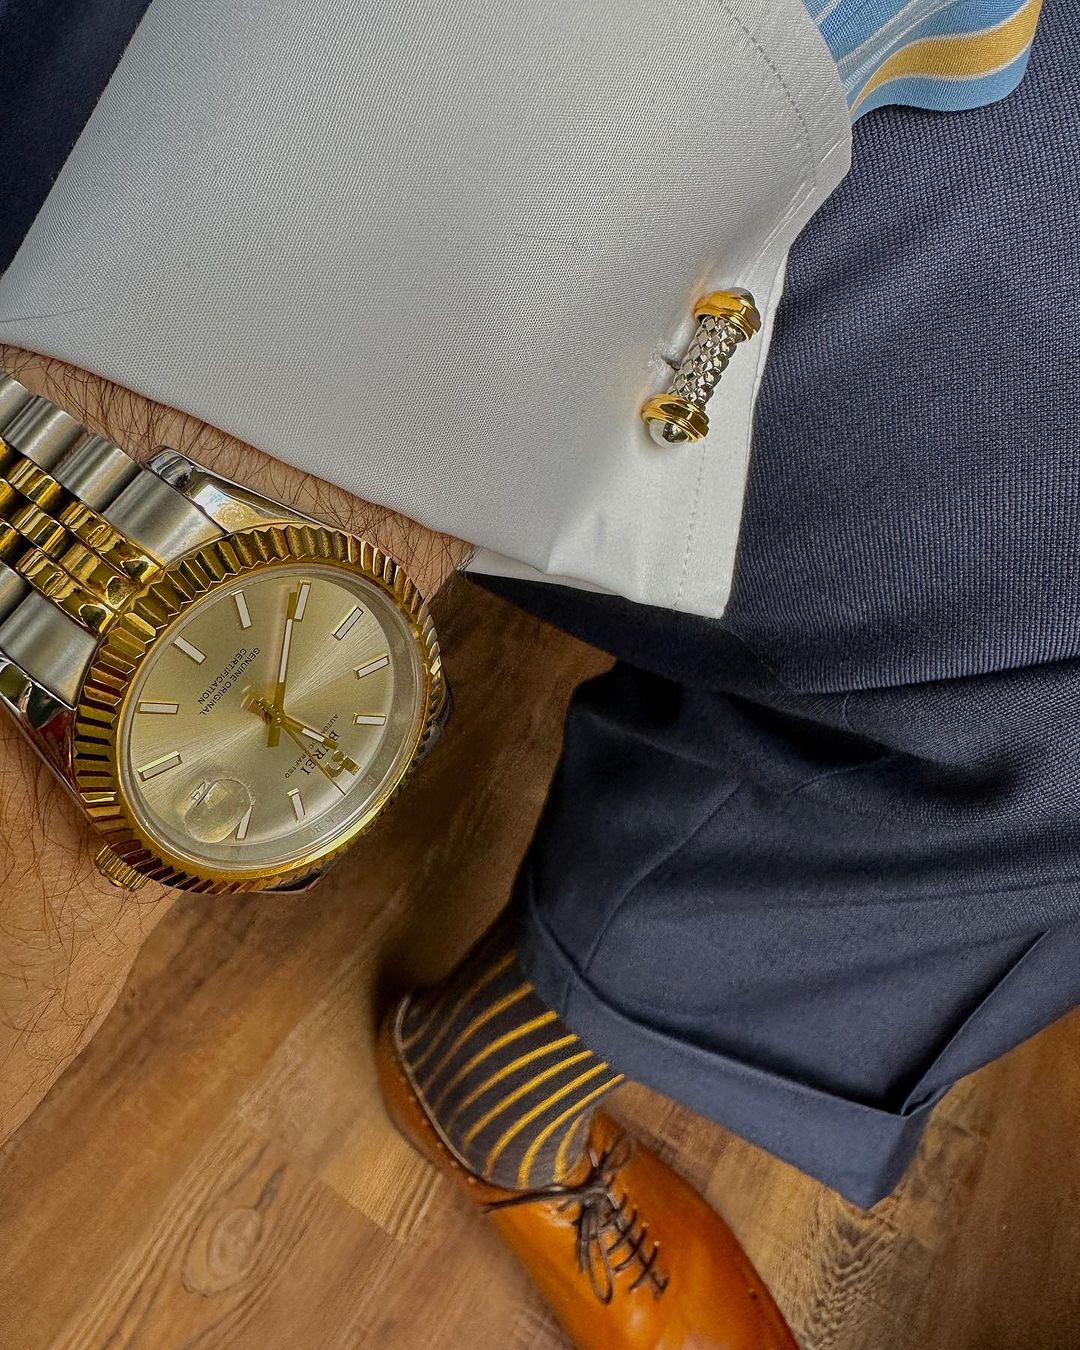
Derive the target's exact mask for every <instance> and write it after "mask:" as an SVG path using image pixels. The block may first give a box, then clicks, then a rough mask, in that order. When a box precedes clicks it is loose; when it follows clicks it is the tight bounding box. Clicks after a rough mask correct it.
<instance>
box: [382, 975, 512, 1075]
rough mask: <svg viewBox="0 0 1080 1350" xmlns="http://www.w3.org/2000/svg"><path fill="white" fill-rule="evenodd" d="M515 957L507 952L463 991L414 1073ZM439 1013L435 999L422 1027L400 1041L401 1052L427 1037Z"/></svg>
mask: <svg viewBox="0 0 1080 1350" xmlns="http://www.w3.org/2000/svg"><path fill="white" fill-rule="evenodd" d="M516 956H517V953H516V952H509V953H508V954H507V955H506V956H503V957H501V958H500V959H499V960H498V961H496V963H495V964H494V965H493V966H492V967H491V968H490V969H489V970H486V971H485V972H484V974H483V975H481V976H480V978H479V979H478V980H477V981H476V982H475V983H474V984H472V985H470V986H469V988H468V989H467V990H466V991H465V993H464V994H462V996H461V997H460V998H459V999H458V1001H457V1002H456V1003H455V1004H454V1010H453V1012H451V1013H450V1015H449V1016H448V1017H446V1019H445V1021H444V1022H443V1024H442V1029H441V1030H440V1031H439V1032H437V1033H436V1035H435V1038H434V1040H433V1041H432V1043H431V1044H430V1045H429V1046H428V1048H427V1049H426V1050H425V1051H424V1053H423V1055H421V1056H420V1058H419V1059H418V1060H417V1061H416V1063H415V1064H413V1065H412V1068H413V1071H414V1072H415V1071H416V1070H417V1069H418V1068H419V1067H420V1065H421V1064H423V1062H424V1060H425V1059H427V1057H428V1055H430V1054H431V1052H432V1051H433V1050H435V1049H436V1048H437V1047H438V1045H439V1043H440V1042H441V1041H442V1039H443V1037H445V1036H446V1034H447V1032H448V1031H449V1030H450V1028H451V1027H452V1026H453V1025H454V1022H455V1021H456V1020H457V1018H458V1015H459V1014H460V1013H461V1010H462V1009H463V1008H464V1007H465V1005H466V1004H467V1003H468V1002H469V1000H470V999H473V998H475V997H476V995H477V994H478V993H479V992H480V990H481V989H483V988H485V986H487V985H489V984H490V983H491V982H492V980H497V979H498V978H499V976H500V975H501V974H502V973H503V972H504V971H505V970H507V969H509V967H510V966H511V965H512V964H513V962H514V959H515V958H516ZM440 1012H443V1013H444V1016H445V1010H444V1009H443V1005H442V1000H441V999H436V1000H435V1004H434V1007H433V1008H432V1009H431V1012H430V1013H429V1014H428V1016H427V1017H425V1018H424V1024H423V1026H422V1027H420V1029H419V1030H418V1031H414V1032H413V1033H412V1034H411V1035H410V1036H409V1037H407V1038H406V1039H405V1040H403V1041H402V1043H401V1048H402V1050H404V1051H406V1052H408V1051H409V1050H411V1049H412V1047H413V1046H414V1045H418V1044H419V1043H420V1041H422V1040H423V1039H424V1037H425V1036H426V1035H427V1032H428V1030H429V1028H430V1027H431V1024H432V1022H434V1021H435V1019H436V1018H437V1017H438V1016H439V1014H440Z"/></svg>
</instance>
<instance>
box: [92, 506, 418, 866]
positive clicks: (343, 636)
mask: <svg viewBox="0 0 1080 1350" xmlns="http://www.w3.org/2000/svg"><path fill="white" fill-rule="evenodd" d="M268 554H269V555H271V556H267V555H268ZM274 554H276V555H277V556H273V555H274ZM223 573H225V575H222V574H223ZM436 685H438V689H439V692H440V694H441V666H440V664H439V660H438V646H437V643H436V642H435V638H434V631H433V630H432V629H431V623H430V619H429V618H427V615H426V611H425V610H424V609H423V607H422V602H421V601H420V597H419V596H417V595H416V593H415V590H414V589H413V588H412V586H411V584H410V583H409V582H408V581H407V579H405V578H404V576H403V575H402V574H401V573H400V571H399V570H398V569H397V568H396V567H395V565H394V564H393V563H392V562H391V561H390V560H389V559H386V558H385V557H384V555H381V554H379V553H378V552H377V550H374V549H372V548H371V546H370V545H367V544H365V543H363V542H362V541H359V540H354V539H352V538H351V537H349V536H347V535H341V534H338V533H337V532H334V531H327V530H322V529H321V528H320V529H315V528H310V529H305V528H295V527H289V528H278V527H273V528H270V529H267V530H256V531H250V532H247V533H246V534H243V535H234V536H231V537H230V539H229V540H228V541H227V543H226V544H221V545H218V544H215V545H208V546H207V547H206V548H205V549H204V550H202V551H201V552H200V553H199V554H198V555H195V556H193V557H192V558H189V559H186V560H184V562H182V563H181V564H177V565H176V566H174V568H173V569H171V570H170V573H169V574H168V575H166V577H165V578H164V579H163V580H162V581H161V582H158V583H155V584H154V585H152V586H151V587H149V588H148V590H147V592H146V593H145V595H144V596H143V597H142V599H141V600H140V601H139V602H137V603H136V605H135V607H134V611H133V613H132V614H131V615H130V616H129V617H127V618H126V619H124V620H122V621H121V623H120V624H118V625H117V627H116V629H114V630H113V631H112V632H111V633H110V634H109V635H108V636H107V638H106V639H105V641H104V643H103V647H102V649H101V651H100V653H99V656H98V658H97V660H96V663H95V665H94V666H93V667H92V668H91V672H90V675H89V676H88V678H87V681H86V683H85V685H84V690H83V697H82V701H81V704H80V707H79V710H78V717H79V722H78V725H77V733H76V734H77V737H78V738H79V739H77V741H76V763H75V768H76V781H77V784H78V786H79V789H80V792H81V793H82V795H83V800H84V802H85V804H86V805H87V808H88V810H89V811H90V814H91V815H92V816H93V817H95V818H97V819H98V820H99V822H100V827H101V828H102V829H103V832H104V833H105V834H106V837H107V838H108V839H109V841H110V843H111V844H112V846H113V847H114V848H115V849H116V850H117V851H118V852H119V853H120V854H121V856H123V857H124V858H125V860H126V861H127V862H129V863H130V864H131V865H133V866H135V867H137V868H138V869H139V870H142V871H145V872H147V873H148V874H149V875H153V876H157V877H159V878H160V879H161V880H164V881H168V882H171V883H172V884H174V885H175V884H178V885H183V886H195V887H196V888H199V889H207V890H235V889H257V888H260V887H261V886H273V885H279V884H283V883H284V882H287V881H289V880H291V879H293V878H299V877H302V876H304V875H305V874H307V873H310V872H311V871H312V870H313V869H314V868H316V867H317V866H318V865H319V864H320V863H321V862H323V861H324V860H325V859H326V858H328V857H329V856H330V855H332V854H334V853H335V852H337V851H339V850H340V849H341V848H342V847H344V846H345V845H346V844H347V843H348V842H350V841H351V840H352V839H353V838H355V837H356V835H357V834H359V833H360V832H361V831H362V830H363V829H364V828H366V826H367V825H368V824H369V823H370V821H371V820H372V819H374V817H375V815H377V814H378V811H379V810H380V809H381V807H382V806H383V805H384V804H385V802H386V801H387V800H388V799H389V797H390V796H391V795H392V794H393V792H394V790H395V789H396V787H397V786H398V784H399V783H400V782H401V780H402V778H403V777H404V775H405V773H406V772H407V770H408V768H409V765H410V764H411V762H412V761H413V759H414V757H415V755H416V752H417V748H418V746H419V744H420V743H421V741H422V739H423V738H424V736H425V735H426V734H427V733H428V731H429V730H430V722H431V716H432V708H433V698H434V696H435V693H436ZM114 691H115V692H114Z"/></svg>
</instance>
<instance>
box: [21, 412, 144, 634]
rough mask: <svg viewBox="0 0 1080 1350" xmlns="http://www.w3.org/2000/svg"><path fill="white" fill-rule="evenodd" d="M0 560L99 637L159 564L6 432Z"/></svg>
mask: <svg viewBox="0 0 1080 1350" xmlns="http://www.w3.org/2000/svg"><path fill="white" fill-rule="evenodd" d="M0 559H3V560H4V561H6V562H7V563H8V565H9V566H11V567H13V568H14V570H15V571H16V572H17V573H18V574H19V575H20V576H21V577H23V578H24V579H25V580H26V581H28V582H29V583H30V585H31V586H33V587H34V589H35V590H37V591H38V592H39V593H40V594H41V595H43V596H45V598H46V599H48V600H50V601H51V602H52V603H53V604H54V605H56V606H57V608H58V609H60V610H62V611H63V613H65V614H67V615H68V616H69V617H70V618H72V619H74V620H75V622H76V623H78V624H79V625H80V627H82V628H84V629H85V630H86V631H87V632H89V633H93V634H94V635H95V636H97V637H99V636H100V635H101V634H102V633H104V632H106V631H107V630H108V628H109V627H110V626H111V625H112V624H113V623H114V622H115V620H116V618H117V617H118V616H119V613H120V611H121V609H122V608H123V606H124V605H125V604H126V603H127V601H128V600H130V598H131V597H132V595H134V594H135V592H136V590H137V588H138V586H139V585H141V584H142V583H143V582H145V581H147V580H148V579H150V578H151V577H152V576H153V575H154V574H155V573H156V572H158V571H160V569H161V563H160V562H159V561H158V560H157V559H156V558H151V557H150V556H149V555H148V554H146V553H145V552H144V551H143V550H142V549H140V548H139V546H138V545H137V544H136V543H135V542H134V541H133V540H131V539H129V538H128V537H127V536H126V535H124V534H122V533H121V531H119V530H117V529H116V528H115V526H113V525H110V524H109V523H108V521H106V520H105V519H104V518H103V517H102V516H100V515H99V514H98V513H97V512H96V511H94V510H93V509H92V508H91V507H89V506H87V505H86V504H85V503H84V502H80V501H78V500H77V499H76V498H74V497H73V496H72V494H71V493H69V492H68V491H67V489H66V488H65V487H64V486H63V484H62V483H60V482H58V481H57V479H55V478H54V477H53V476H52V474H50V473H49V472H48V471H47V470H45V469H43V468H42V467H41V466H40V465H38V464H35V463H34V461H33V460H31V459H29V458H27V457H26V456H23V455H19V454H18V452H17V451H16V450H15V449H14V447H12V446H10V445H9V444H8V443H7V442H6V441H5V440H4V439H3V437H0Z"/></svg>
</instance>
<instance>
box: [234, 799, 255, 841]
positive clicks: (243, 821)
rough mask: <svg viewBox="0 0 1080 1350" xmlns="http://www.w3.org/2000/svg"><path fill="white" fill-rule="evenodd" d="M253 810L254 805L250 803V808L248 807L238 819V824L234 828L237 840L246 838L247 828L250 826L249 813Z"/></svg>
mask: <svg viewBox="0 0 1080 1350" xmlns="http://www.w3.org/2000/svg"><path fill="white" fill-rule="evenodd" d="M254 810H255V804H254V803H252V804H251V806H249V807H248V809H247V810H246V811H245V812H244V814H243V815H242V816H241V817H240V823H239V824H238V825H237V827H236V838H237V839H246V838H247V832H248V826H249V825H250V824H251V813H252V811H254Z"/></svg>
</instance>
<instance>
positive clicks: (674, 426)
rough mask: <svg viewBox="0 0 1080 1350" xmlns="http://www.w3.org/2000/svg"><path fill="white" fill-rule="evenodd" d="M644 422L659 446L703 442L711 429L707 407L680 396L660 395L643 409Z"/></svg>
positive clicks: (650, 400) (642, 417)
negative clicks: (699, 405)
mask: <svg viewBox="0 0 1080 1350" xmlns="http://www.w3.org/2000/svg"><path fill="white" fill-rule="evenodd" d="M641 419H642V421H643V422H644V423H645V425H646V426H647V427H648V428H649V435H650V436H651V437H652V438H653V440H654V441H655V442H656V444H657V445H685V444H686V443H687V442H688V441H700V440H702V439H703V438H704V437H705V435H706V434H707V433H708V430H709V419H708V416H707V415H706V413H705V410H704V409H703V408H699V407H698V405H697V404H696V403H691V402H690V401H689V400H688V399H685V398H679V396H678V395H677V394H657V395H656V396H655V397H653V398H651V399H649V401H648V403H646V404H645V406H644V407H643V408H642V410H641Z"/></svg>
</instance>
